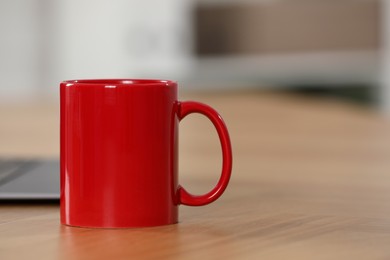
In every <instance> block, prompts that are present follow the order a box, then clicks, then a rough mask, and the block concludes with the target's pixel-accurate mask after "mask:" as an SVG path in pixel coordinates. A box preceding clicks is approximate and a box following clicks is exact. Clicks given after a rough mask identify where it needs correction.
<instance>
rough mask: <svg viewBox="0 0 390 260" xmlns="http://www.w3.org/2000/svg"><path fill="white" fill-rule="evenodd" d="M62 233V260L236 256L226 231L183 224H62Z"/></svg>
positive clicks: (60, 229)
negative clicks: (89, 226)
mask: <svg viewBox="0 0 390 260" xmlns="http://www.w3.org/2000/svg"><path fill="white" fill-rule="evenodd" d="M59 233H60V239H59V252H61V253H60V254H61V255H60V256H59V257H60V258H61V259H123V258H126V259H133V258H134V259H155V258H159V259H161V258H170V259H176V258H178V259H179V258H183V257H189V256H190V257H191V258H192V257H193V258H197V259H199V258H200V257H207V258H210V257H211V256H215V257H218V258H220V257H222V258H224V257H229V256H232V255H235V249H236V245H235V243H234V241H233V240H232V237H231V236H230V235H229V234H228V233H227V232H226V230H221V229H218V228H214V227H210V226H207V227H206V228H205V227H199V225H191V224H186V225H184V224H180V223H179V224H174V225H168V226H161V227H150V228H132V229H86V228H77V227H69V226H64V225H61V226H60V228H59ZM132 257H133V258H132Z"/></svg>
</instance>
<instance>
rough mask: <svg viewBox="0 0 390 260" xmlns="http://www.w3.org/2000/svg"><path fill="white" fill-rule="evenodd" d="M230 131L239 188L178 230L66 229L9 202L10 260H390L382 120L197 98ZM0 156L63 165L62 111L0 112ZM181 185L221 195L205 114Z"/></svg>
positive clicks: (386, 138)
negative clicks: (216, 186)
mask: <svg viewBox="0 0 390 260" xmlns="http://www.w3.org/2000/svg"><path fill="white" fill-rule="evenodd" d="M183 96H184V98H183V99H195V100H200V101H203V102H205V103H208V104H210V105H212V106H214V107H215V108H216V109H217V110H218V111H219V112H220V113H221V114H222V115H223V116H224V118H225V120H226V123H227V125H228V126H229V129H230V133H231V138H232V143H233V148H234V171H233V177H232V180H231V183H230V186H229V188H228V189H227V191H226V193H225V194H224V195H223V196H222V197H221V199H219V200H218V201H217V202H215V203H213V204H211V205H209V206H205V207H197V208H191V207H185V206H181V207H180V220H181V222H180V223H179V224H177V225H171V226H163V227H155V228H142V229H124V230H99V229H82V228H71V227H65V226H61V225H60V224H59V208H58V205H39V204H36V205H13V204H6V205H4V204H3V205H1V203H0V259H1V260H5V259H57V258H59V259H157V258H158V259H163V258H169V259H225V258H227V259H389V258H390V123H389V121H388V120H386V119H384V118H383V117H382V116H381V115H380V114H379V113H378V112H377V111H375V110H373V109H368V108H361V107H358V106H355V105H348V104H341V103H338V102H336V101H329V100H327V101H326V100H309V99H305V98H302V97H298V96H286V95H281V94H273V93H267V92H248V93H242V92H240V93H227V94H223V95H222V94H218V93H215V94H212V93H211V94H210V93H209V94H187V95H183ZM0 118H2V119H1V123H0V144H1V145H0V155H3V156H4V155H6V156H11V155H19V156H35V157H51V156H58V127H57V126H58V109H57V105H53V104H47V105H46V104H41V105H24V106H5V105H3V106H0ZM180 131H181V135H180V142H181V144H180V177H181V178H180V182H181V183H182V184H183V185H184V186H186V187H187V189H189V190H191V191H192V192H199V193H200V192H204V191H207V190H208V189H209V188H211V187H212V186H213V184H214V183H215V181H216V179H217V177H218V174H219V171H220V163H221V156H220V148H219V144H218V140H217V137H216V133H215V131H214V130H213V128H212V126H211V124H210V123H209V122H208V121H207V120H206V119H204V118H202V117H201V116H193V117H189V118H186V119H185V120H184V121H183V122H182V124H181V129H180Z"/></svg>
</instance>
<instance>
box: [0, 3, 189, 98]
mask: <svg viewBox="0 0 390 260" xmlns="http://www.w3.org/2000/svg"><path fill="white" fill-rule="evenodd" d="M191 3H192V1H191V0H164V1H142V0H115V1H110V0H61V1H52V0H29V1H24V0H13V1H0V33H1V34H2V36H1V41H0V101H1V100H3V101H4V100H10V99H12V98H19V99H20V98H23V97H34V96H45V95H57V92H58V83H59V82H60V81H61V80H64V79H76V78H114V77H165V78H167V77H168V78H174V79H180V78H181V77H184V75H185V74H186V73H187V72H188V69H189V66H190V64H191V60H190V57H191V50H192V46H191V42H192V40H191V39H190V37H191V35H192V33H191V31H190V30H191V24H190V19H191V17H190V11H191V9H190V8H191Z"/></svg>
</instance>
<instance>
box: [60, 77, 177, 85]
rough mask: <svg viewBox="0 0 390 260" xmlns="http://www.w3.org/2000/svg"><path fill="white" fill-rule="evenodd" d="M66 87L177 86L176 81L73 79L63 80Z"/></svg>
mask: <svg viewBox="0 0 390 260" xmlns="http://www.w3.org/2000/svg"><path fill="white" fill-rule="evenodd" d="M62 84H65V85H66V86H73V85H82V86H92V85H95V86H96V85H98V86H107V85H109V86H166V87H174V86H176V85H177V82H176V81H173V80H165V79H130V78H129V79H122V78H120V79H119V78H118V79H75V80H64V81H62V82H61V85H62Z"/></svg>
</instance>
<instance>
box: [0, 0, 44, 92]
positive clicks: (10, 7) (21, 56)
mask: <svg viewBox="0 0 390 260" xmlns="http://www.w3.org/2000/svg"><path fill="white" fill-rule="evenodd" d="M37 3H38V1H37V0H30V1H25V0H12V1H0V34H1V36H0V100H9V99H12V98H25V97H29V96H33V95H35V92H36V91H37V89H38V88H39V77H40V73H39V66H38V59H39V55H40V52H39V44H40V42H39V41H40V37H39V36H40V31H39V19H38V11H37V8H38V7H39V6H38V4H37Z"/></svg>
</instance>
